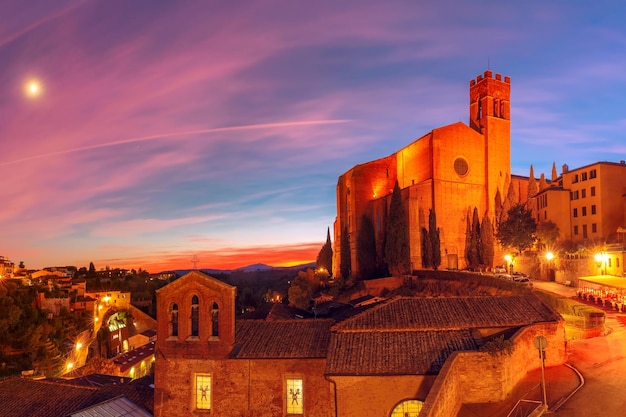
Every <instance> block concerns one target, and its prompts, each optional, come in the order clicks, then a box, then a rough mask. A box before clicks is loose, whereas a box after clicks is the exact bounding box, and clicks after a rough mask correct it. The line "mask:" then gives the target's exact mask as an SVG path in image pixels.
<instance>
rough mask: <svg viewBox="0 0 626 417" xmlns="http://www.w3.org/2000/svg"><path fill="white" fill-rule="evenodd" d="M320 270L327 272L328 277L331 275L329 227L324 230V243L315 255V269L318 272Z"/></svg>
mask: <svg viewBox="0 0 626 417" xmlns="http://www.w3.org/2000/svg"><path fill="white" fill-rule="evenodd" d="M322 268H323V269H325V270H326V272H328V275H329V276H331V275H332V274H333V247H332V244H331V243H330V227H329V228H328V229H327V230H326V243H324V246H322V249H320V251H319V253H318V254H317V260H316V262H315V269H317V270H318V271H319V270H321V269H322Z"/></svg>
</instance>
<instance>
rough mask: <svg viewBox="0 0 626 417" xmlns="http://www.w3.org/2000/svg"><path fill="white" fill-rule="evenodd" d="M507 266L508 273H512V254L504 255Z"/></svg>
mask: <svg viewBox="0 0 626 417" xmlns="http://www.w3.org/2000/svg"><path fill="white" fill-rule="evenodd" d="M504 259H505V260H506V263H507V266H508V267H509V274H511V275H513V256H512V255H511V254H508V253H507V254H506V255H504Z"/></svg>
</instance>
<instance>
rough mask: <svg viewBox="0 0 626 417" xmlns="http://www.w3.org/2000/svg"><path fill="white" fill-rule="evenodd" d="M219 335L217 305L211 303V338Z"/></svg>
mask: <svg viewBox="0 0 626 417" xmlns="http://www.w3.org/2000/svg"><path fill="white" fill-rule="evenodd" d="M219 335H220V326H219V307H218V306H217V303H213V305H212V306H211V337H219Z"/></svg>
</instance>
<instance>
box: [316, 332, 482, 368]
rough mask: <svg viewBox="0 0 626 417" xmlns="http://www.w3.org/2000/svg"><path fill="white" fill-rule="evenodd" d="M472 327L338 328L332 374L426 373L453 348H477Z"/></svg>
mask: <svg viewBox="0 0 626 417" xmlns="http://www.w3.org/2000/svg"><path fill="white" fill-rule="evenodd" d="M477 349H478V347H477V344H476V341H475V340H474V338H473V337H472V336H471V332H470V331H469V330H446V331H419V330H414V331H402V332H398V331H370V332H338V333H333V334H332V336H331V339H330V347H329V355H328V360H327V362H326V373H327V374H330V375H416V374H418V375H425V374H436V373H438V372H439V370H440V369H441V367H442V366H443V364H444V362H445V361H446V359H447V358H448V356H450V355H451V354H452V353H453V352H455V351H459V350H477Z"/></svg>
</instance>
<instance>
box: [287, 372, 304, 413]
mask: <svg viewBox="0 0 626 417" xmlns="http://www.w3.org/2000/svg"><path fill="white" fill-rule="evenodd" d="M286 383H287V387H286V388H287V389H286V394H287V398H286V400H287V414H288V415H301V414H304V404H303V390H302V378H287V380H286Z"/></svg>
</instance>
